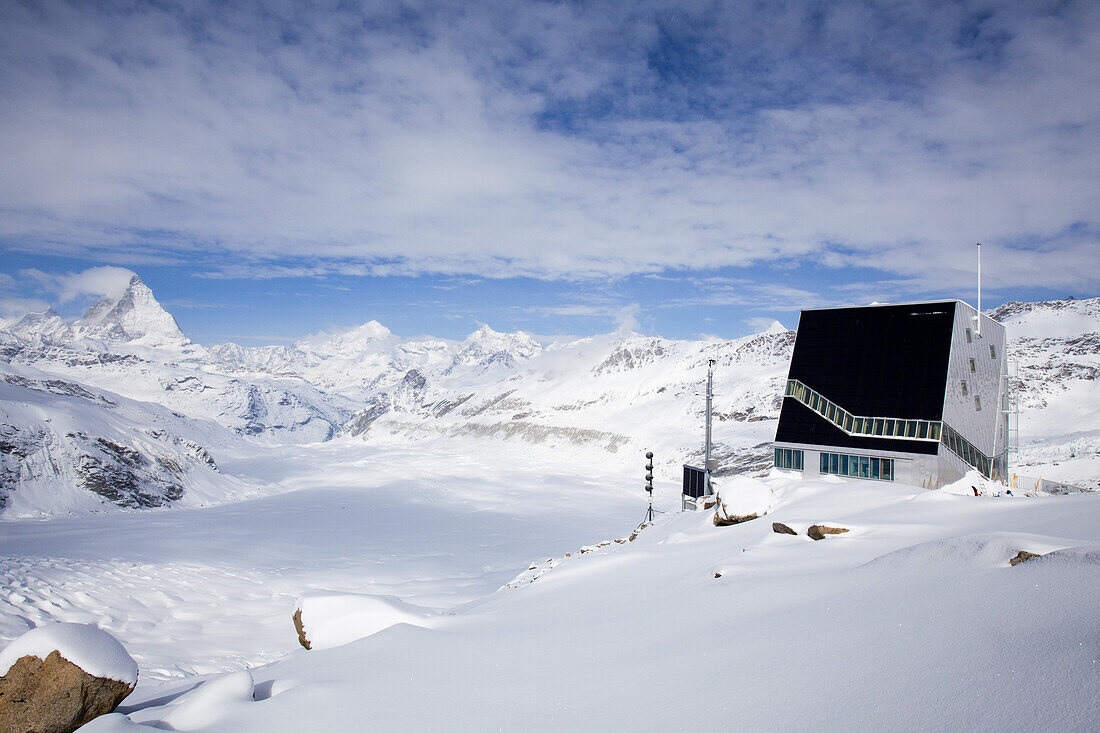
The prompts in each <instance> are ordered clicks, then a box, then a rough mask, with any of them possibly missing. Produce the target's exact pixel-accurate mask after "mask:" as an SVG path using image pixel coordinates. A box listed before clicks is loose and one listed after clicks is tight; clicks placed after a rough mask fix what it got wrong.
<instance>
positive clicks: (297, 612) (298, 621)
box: [291, 608, 313, 651]
mask: <svg viewBox="0 0 1100 733" xmlns="http://www.w3.org/2000/svg"><path fill="white" fill-rule="evenodd" d="M291 618H293V619H294V629H295V630H296V631H297V632H298V643H299V644H301V645H302V646H304V647H305V648H306V650H307V651H308V650H310V649H312V648H313V645H312V644H310V643H309V639H307V638H306V630H305V629H304V628H303V627H302V609H300V608H296V609H294V615H293V616H292V617H291Z"/></svg>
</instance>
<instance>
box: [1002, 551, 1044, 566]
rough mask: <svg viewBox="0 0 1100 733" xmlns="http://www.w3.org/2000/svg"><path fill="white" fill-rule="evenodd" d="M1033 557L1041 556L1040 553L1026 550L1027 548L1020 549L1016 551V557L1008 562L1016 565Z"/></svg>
mask: <svg viewBox="0 0 1100 733" xmlns="http://www.w3.org/2000/svg"><path fill="white" fill-rule="evenodd" d="M1035 557H1042V555H1038V554H1036V553H1034V552H1028V551H1027V550H1020V551H1019V552H1018V553H1016V557H1014V558H1012V559H1011V560H1009V561H1008V564H1009V565H1012V566H1016V565H1019V564H1020V563H1022V562H1027V561H1028V560H1031V559H1032V558H1035Z"/></svg>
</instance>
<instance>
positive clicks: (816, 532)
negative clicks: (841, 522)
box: [806, 524, 848, 540]
mask: <svg viewBox="0 0 1100 733" xmlns="http://www.w3.org/2000/svg"><path fill="white" fill-rule="evenodd" d="M847 531H848V529H847V527H830V526H828V525H825V524H815V525H813V526H812V527H810V528H809V529H808V530H806V536H807V537H809V538H810V539H811V540H823V539H825V535H829V534H844V533H845V532H847Z"/></svg>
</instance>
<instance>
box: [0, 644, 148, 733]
mask: <svg viewBox="0 0 1100 733" xmlns="http://www.w3.org/2000/svg"><path fill="white" fill-rule="evenodd" d="M133 691H134V685H131V684H128V683H126V682H119V681H118V680H111V679H105V678H103V677H93V676H92V675H90V674H88V673H87V672H85V671H84V670H82V669H81V668H80V667H77V666H76V665H75V664H73V663H72V662H70V661H69V660H67V659H65V658H64V657H62V656H61V654H60V653H59V652H57V651H56V650H55V651H53V652H50V654H49V655H48V656H47V657H46V659H45V660H42V659H39V658H38V657H35V656H30V655H28V656H24V657H20V658H19V660H18V661H16V662H15V664H13V665H12V666H11V668H10V669H9V670H8V672H7V674H5V675H4V676H3V677H0V730H2V731H12V732H13V733H15V732H18V733H69V732H70V731H74V730H76V729H77V728H79V727H80V726H82V725H84V724H85V723H87V722H88V721H90V720H92V719H93V718H97V717H99V716H100V715H105V714H107V713H110V712H112V711H113V710H114V709H115V708H116V707H118V704H119V703H120V702H122V701H123V699H125V697H126V696H127V695H129V694H130V693H131V692H133Z"/></svg>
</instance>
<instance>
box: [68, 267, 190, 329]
mask: <svg viewBox="0 0 1100 733" xmlns="http://www.w3.org/2000/svg"><path fill="white" fill-rule="evenodd" d="M77 326H78V328H79V330H80V332H81V334H82V335H88V336H93V337H95V338H102V339H105V340H109V341H136V340H138V339H142V340H146V341H150V342H154V343H164V342H177V343H178V342H186V341H187V337H186V336H184V335H183V332H182V331H180V328H179V326H178V325H177V324H176V319H174V318H172V316H171V315H170V314H169V313H168V311H166V310H164V308H163V307H162V306H161V304H160V303H159V302H157V299H156V298H155V297H154V296H153V291H152V290H150V289H149V286H148V285H146V284H145V283H144V282H142V280H141V278H140V277H138V276H137V275H134V276H133V277H132V278H130V283H129V285H127V286H126V290H125V291H124V292H123V293H122V295H121V296H119V297H118V298H117V299H116V298H110V297H104V298H101V299H99V300H98V301H96V303H95V304H93V305H92V307H91V308H89V309H88V311H87V313H85V314H84V317H83V318H82V319H81V320H80V321H78V322H77Z"/></svg>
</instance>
